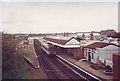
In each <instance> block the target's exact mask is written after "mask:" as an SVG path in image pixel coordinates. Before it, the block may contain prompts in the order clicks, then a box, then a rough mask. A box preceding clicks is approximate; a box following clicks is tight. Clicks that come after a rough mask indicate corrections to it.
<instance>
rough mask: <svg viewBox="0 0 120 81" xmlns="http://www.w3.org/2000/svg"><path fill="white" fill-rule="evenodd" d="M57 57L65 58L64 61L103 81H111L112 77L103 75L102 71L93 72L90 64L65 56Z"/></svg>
mask: <svg viewBox="0 0 120 81" xmlns="http://www.w3.org/2000/svg"><path fill="white" fill-rule="evenodd" d="M59 56H61V57H63V58H65V59H66V60H68V61H70V62H72V63H74V64H76V65H77V66H79V67H81V68H82V69H84V70H85V71H87V72H89V73H91V74H93V75H95V76H97V77H99V78H102V79H105V80H109V81H110V80H111V79H112V75H106V74H104V73H103V71H104V70H103V69H99V70H95V69H93V68H91V67H90V65H91V63H89V62H87V61H82V62H80V61H78V60H75V59H74V58H73V56H70V55H66V54H59Z"/></svg>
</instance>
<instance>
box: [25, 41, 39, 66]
mask: <svg viewBox="0 0 120 81" xmlns="http://www.w3.org/2000/svg"><path fill="white" fill-rule="evenodd" d="M29 44H30V45H32V47H33V48H32V54H31V55H30V56H29V57H28V56H24V58H25V59H26V60H28V61H29V62H30V63H31V64H32V65H33V66H34V68H39V67H40V66H39V61H38V57H37V55H36V53H35V50H34V42H33V40H29Z"/></svg>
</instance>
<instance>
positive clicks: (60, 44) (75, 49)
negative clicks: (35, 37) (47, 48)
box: [43, 37, 84, 59]
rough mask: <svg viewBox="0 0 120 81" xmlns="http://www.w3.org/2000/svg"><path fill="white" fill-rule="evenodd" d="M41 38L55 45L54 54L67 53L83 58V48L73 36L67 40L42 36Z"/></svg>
mask: <svg viewBox="0 0 120 81" xmlns="http://www.w3.org/2000/svg"><path fill="white" fill-rule="evenodd" d="M43 40H44V41H46V42H47V43H48V44H51V45H54V46H56V50H57V52H56V54H68V55H71V56H73V57H75V58H76V59H82V58H84V54H83V50H82V49H83V48H82V47H81V46H80V42H79V41H78V40H77V39H76V38H74V37H72V38H70V39H68V40H65V39H64V40H63V39H56V38H51V37H44V38H43Z"/></svg>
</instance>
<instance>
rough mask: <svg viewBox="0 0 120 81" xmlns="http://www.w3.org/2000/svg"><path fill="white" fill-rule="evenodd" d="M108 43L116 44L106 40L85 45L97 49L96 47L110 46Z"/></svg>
mask: <svg viewBox="0 0 120 81" xmlns="http://www.w3.org/2000/svg"><path fill="white" fill-rule="evenodd" d="M108 45H115V44H111V43H104V42H95V43H92V44H90V45H87V46H85V48H91V49H96V48H103V47H105V46H108ZM115 46H118V45H115ZM118 47H119V46H118Z"/></svg>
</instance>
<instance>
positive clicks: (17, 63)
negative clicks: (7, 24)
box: [2, 33, 28, 79]
mask: <svg viewBox="0 0 120 81" xmlns="http://www.w3.org/2000/svg"><path fill="white" fill-rule="evenodd" d="M21 40H22V38H21V37H20V38H15V36H14V35H12V34H7V33H2V79H21V78H24V77H23V76H24V75H27V74H26V71H27V69H28V67H27V62H26V60H25V59H24V58H23V56H22V55H21V52H20V51H16V45H17V44H18V43H19V42H20V41H21Z"/></svg>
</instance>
